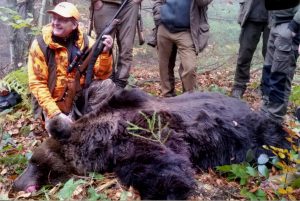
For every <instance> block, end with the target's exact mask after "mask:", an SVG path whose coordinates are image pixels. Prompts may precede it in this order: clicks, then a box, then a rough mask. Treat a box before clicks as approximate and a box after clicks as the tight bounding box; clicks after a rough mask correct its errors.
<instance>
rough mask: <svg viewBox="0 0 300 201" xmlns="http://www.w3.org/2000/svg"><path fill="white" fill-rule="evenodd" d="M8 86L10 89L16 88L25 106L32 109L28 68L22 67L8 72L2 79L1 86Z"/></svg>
mask: <svg viewBox="0 0 300 201" xmlns="http://www.w3.org/2000/svg"><path fill="white" fill-rule="evenodd" d="M1 85H2V86H3V85H4V86H6V87H7V88H8V89H9V90H10V91H11V90H15V91H16V92H17V93H18V94H20V95H21V97H22V100H23V101H22V104H23V106H24V107H25V108H26V109H27V110H28V111H30V110H31V102H30V99H29V96H28V94H29V88H28V75H27V71H26V69H25V68H24V67H23V68H20V69H18V70H15V71H12V72H11V73H9V74H7V75H6V76H5V77H4V78H3V79H2V80H1V81H0V86H1Z"/></svg>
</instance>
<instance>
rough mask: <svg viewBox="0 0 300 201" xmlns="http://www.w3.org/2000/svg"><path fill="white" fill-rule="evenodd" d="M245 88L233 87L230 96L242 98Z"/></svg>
mask: <svg viewBox="0 0 300 201" xmlns="http://www.w3.org/2000/svg"><path fill="white" fill-rule="evenodd" d="M245 91H246V89H243V88H240V87H233V89H232V91H231V97H233V98H238V99H242V98H243V95H244V93H245Z"/></svg>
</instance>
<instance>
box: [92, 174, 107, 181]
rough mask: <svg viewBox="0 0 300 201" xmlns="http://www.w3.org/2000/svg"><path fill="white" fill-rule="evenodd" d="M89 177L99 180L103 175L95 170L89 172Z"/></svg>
mask: <svg viewBox="0 0 300 201" xmlns="http://www.w3.org/2000/svg"><path fill="white" fill-rule="evenodd" d="M89 177H91V179H95V180H99V181H101V180H103V179H104V176H103V175H102V174H99V173H96V172H90V173H89Z"/></svg>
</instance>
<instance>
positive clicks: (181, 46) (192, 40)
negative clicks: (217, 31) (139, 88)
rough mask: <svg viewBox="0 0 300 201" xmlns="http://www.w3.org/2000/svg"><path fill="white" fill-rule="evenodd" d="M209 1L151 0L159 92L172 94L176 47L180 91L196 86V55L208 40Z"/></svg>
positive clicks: (173, 92)
mask: <svg viewBox="0 0 300 201" xmlns="http://www.w3.org/2000/svg"><path fill="white" fill-rule="evenodd" d="M211 1H212V0H185V1H181V0H156V2H155V3H154V8H153V10H154V21H155V24H156V26H158V30H157V49H158V59H159V73H160V80H161V91H162V96H165V97H170V96H174V95H175V90H174V88H175V82H174V66H175V58H176V51H177V52H178V54H179V57H180V60H181V65H180V68H179V75H180V78H181V81H182V88H183V92H185V91H193V90H194V89H196V86H197V85H196V56H197V54H198V53H199V52H200V51H202V50H203V49H204V47H205V46H206V44H207V41H208V36H209V25H208V22H207V6H208V4H209V3H210V2H211ZM155 11H156V12H157V15H156V13H155ZM176 49H177V50H176Z"/></svg>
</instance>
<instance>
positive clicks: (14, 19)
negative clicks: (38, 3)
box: [0, 7, 33, 29]
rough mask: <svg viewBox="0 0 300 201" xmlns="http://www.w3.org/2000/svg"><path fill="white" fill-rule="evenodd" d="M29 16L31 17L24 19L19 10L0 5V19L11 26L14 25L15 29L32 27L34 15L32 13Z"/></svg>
mask: <svg viewBox="0 0 300 201" xmlns="http://www.w3.org/2000/svg"><path fill="white" fill-rule="evenodd" d="M28 16H29V18H27V19H23V18H22V16H21V15H19V13H18V12H17V11H15V10H12V9H10V8H5V7H0V20H1V21H2V22H4V23H6V24H7V25H9V26H12V27H13V28H14V29H21V28H24V27H30V23H31V22H32V20H33V16H32V14H30V13H29V14H28Z"/></svg>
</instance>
